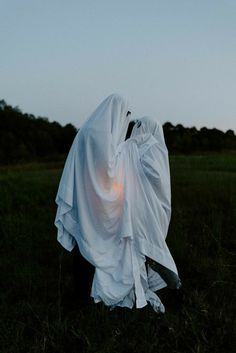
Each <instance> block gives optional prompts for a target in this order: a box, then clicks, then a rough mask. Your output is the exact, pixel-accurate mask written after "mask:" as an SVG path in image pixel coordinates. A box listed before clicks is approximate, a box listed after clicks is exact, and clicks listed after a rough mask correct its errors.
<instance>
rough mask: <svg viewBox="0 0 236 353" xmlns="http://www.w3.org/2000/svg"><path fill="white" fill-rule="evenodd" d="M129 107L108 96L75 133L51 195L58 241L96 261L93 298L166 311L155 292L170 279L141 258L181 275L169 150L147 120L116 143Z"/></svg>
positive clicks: (66, 247) (126, 122) (162, 138)
mask: <svg viewBox="0 0 236 353" xmlns="http://www.w3.org/2000/svg"><path fill="white" fill-rule="evenodd" d="M127 111H128V104H127V102H126V100H125V99H124V98H122V97H121V96H119V95H116V94H114V95H111V96H109V97H107V98H106V99H105V100H104V101H103V102H102V103H101V104H100V105H99V106H98V108H97V109H96V110H95V111H94V112H93V113H92V115H91V116H90V117H89V118H88V120H87V121H86V122H85V123H84V125H83V126H82V127H81V129H80V131H79V132H78V133H77V135H76V137H75V139H74V141H73V144H72V146H71V149H70V151H69V154H68V157H67V160H66V163H65V166H64V170H63V173H62V176H61V180H60V184H59V188H58V192H57V195H56V199H55V201H56V203H57V206H58V207H57V214H56V218H55V225H56V227H57V229H58V232H57V239H58V241H59V242H60V243H61V245H62V246H63V247H64V248H65V249H67V250H68V251H71V250H72V249H73V247H74V246H75V244H76V243H77V244H78V246H79V249H80V252H81V254H82V255H83V256H84V257H85V258H86V259H87V260H88V261H89V262H90V263H91V264H93V265H94V266H95V268H96V269H95V274H94V278H93V284H92V289H91V296H92V297H93V298H94V301H95V302H99V301H103V302H104V303H105V304H106V305H109V306H111V307H114V306H127V307H130V308H132V307H133V305H134V304H136V307H137V308H140V307H143V306H145V305H146V304H147V301H149V302H150V303H151V305H152V306H153V308H154V310H156V311H162V312H164V306H163V304H162V303H161V301H160V299H159V298H158V296H157V295H156V294H155V293H154V291H156V290H157V289H160V288H163V287H165V286H166V285H167V283H166V282H165V281H164V280H163V278H162V277H161V276H160V275H159V274H158V273H157V272H155V271H154V270H152V268H151V267H150V266H149V265H148V266H147V268H146V265H145V260H146V256H148V257H149V258H151V259H153V260H154V261H156V262H159V263H160V264H162V265H163V266H165V268H167V269H169V270H170V271H172V272H173V273H175V274H176V275H177V276H178V272H177V269H176V266H175V263H174V260H173V258H172V256H171V254H170V252H169V249H168V247H167V245H166V242H165V238H166V235H167V231H168V226H169V221H170V215H171V205H170V178H169V164H168V151H167V149H166V146H165V142H164V136H163V132H162V128H161V125H160V124H158V125H156V123H155V122H153V121H151V120H150V119H147V118H145V119H141V120H142V124H141V129H140V127H139V128H138V127H137V126H135V127H134V129H133V133H132V135H131V138H130V140H129V141H126V142H123V143H121V142H122V141H123V140H124V137H125V133H126V130H127V127H128V123H129V121H128V118H127V117H126V113H127ZM153 124H154V125H153ZM153 127H154V129H153Z"/></svg>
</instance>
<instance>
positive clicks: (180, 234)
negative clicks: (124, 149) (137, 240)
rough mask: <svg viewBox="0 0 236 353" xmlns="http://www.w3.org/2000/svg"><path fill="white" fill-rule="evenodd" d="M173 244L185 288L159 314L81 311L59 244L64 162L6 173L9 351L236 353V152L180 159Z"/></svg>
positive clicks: (0, 185) (5, 341)
mask: <svg viewBox="0 0 236 353" xmlns="http://www.w3.org/2000/svg"><path fill="white" fill-rule="evenodd" d="M170 167H171V182H172V206H173V212H172V219H171V224H170V229H169V234H168V238H167V239H168V240H167V242H168V245H169V248H170V250H171V253H172V255H173V257H174V259H175V262H176V264H177V267H178V269H179V273H180V277H181V279H182V283H183V289H182V291H181V292H177V291H173V290H166V289H163V290H162V291H161V292H160V293H159V294H160V297H161V299H162V301H163V303H164V304H165V307H166V314H165V315H161V316H160V315H157V314H156V313H155V312H154V311H153V310H152V309H151V308H150V307H145V308H144V309H141V310H137V309H134V310H130V309H115V310H113V311H110V310H109V309H108V308H107V307H104V306H103V305H101V304H97V305H95V304H93V303H91V304H90V305H88V306H87V307H83V308H81V307H79V305H78V303H77V301H76V294H75V293H74V291H73V278H72V257H73V253H69V252H66V251H65V250H64V249H63V248H62V247H61V246H60V244H59V243H57V241H56V228H55V226H54V218H55V212H56V204H55V201H54V199H55V195H56V192H57V188H58V183H59V180H60V175H61V171H62V168H63V164H62V163H47V164H39V163H32V164H27V165H19V166H10V167H1V168H0V244H1V247H0V249H1V250H0V251H1V262H0V279H1V285H0V288H1V290H0V346H1V347H0V352H1V353H20V352H22V353H31V352H32V353H33V352H34V353H39V352H50V353H54V352H58V353H67V352H70V353H75V352H79V353H82V352H88V353H94V352H96V353H98V352H99V353H110V352H112V353H116V352H117V353H118V352H124V353H129V352H138V353H142V352H145V353H151V352H158V353H162V352H165V353H168V352H171V353H178V352H179V353H180V352H186V353H187V352H188V353H205V352H211V353H212V352H221V353H228V352H233V341H232V340H233V337H234V332H233V328H234V327H235V298H234V293H235V277H234V273H235V271H234V270H235V261H234V260H235V255H236V253H235V228H236V212H235V208H236V155H235V154H229V155H224V154H218V155H217V154H215V155H202V156H200V155H196V156H181V155H179V156H171V157H170Z"/></svg>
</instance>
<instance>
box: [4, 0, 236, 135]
mask: <svg viewBox="0 0 236 353" xmlns="http://www.w3.org/2000/svg"><path fill="white" fill-rule="evenodd" d="M0 44H1V46H0V99H1V98H3V99H5V100H6V101H7V102H8V103H9V104H12V105H14V106H15V105H18V106H19V107H20V108H21V109H22V110H23V111H24V112H29V113H33V114H35V115H36V116H39V115H40V116H46V117H48V118H49V119H50V121H53V120H56V121H58V122H60V123H61V124H63V125H64V124H66V123H68V122H71V123H73V124H74V125H75V126H76V127H79V126H80V124H81V122H83V121H84V120H85V119H86V118H87V117H88V115H89V114H90V113H91V112H92V111H93V110H94V109H95V108H96V106H97V105H98V104H99V103H100V101H101V100H102V99H103V98H105V97H106V96H107V95H109V94H110V93H113V92H118V93H120V94H122V95H124V96H125V97H127V98H128V100H129V101H130V110H131V111H132V117H133V118H137V117H140V116H142V115H150V116H152V117H153V118H156V119H158V120H160V121H161V122H162V123H164V122H165V121H171V122H172V123H173V124H177V123H182V124H183V125H185V126H196V127H198V128H200V127H202V126H207V127H209V128H212V127H217V128H219V129H222V130H224V131H225V130H227V129H230V128H231V129H234V130H236V0H146V1H139V0H136V1H135V0H126V1H125V0H120V1H113V0H110V1H108V0H93V1H92V0H84V1H81V0H61V1H60V0H44V1H43V0H5V1H4V0H0Z"/></svg>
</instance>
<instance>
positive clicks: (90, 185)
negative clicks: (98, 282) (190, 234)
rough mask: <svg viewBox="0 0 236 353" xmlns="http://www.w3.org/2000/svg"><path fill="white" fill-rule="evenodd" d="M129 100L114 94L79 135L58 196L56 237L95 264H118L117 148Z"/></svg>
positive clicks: (109, 268)
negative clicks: (78, 250)
mask: <svg viewBox="0 0 236 353" xmlns="http://www.w3.org/2000/svg"><path fill="white" fill-rule="evenodd" d="M127 111H128V103H127V101H126V100H125V99H124V98H123V97H121V96H119V95H117V94H112V95H110V96H109V97H107V98H106V99H105V100H104V101H103V102H102V103H101V104H100V105H99V106H98V107H97V109H96V110H95V111H94V112H93V113H92V114H91V116H90V117H89V118H88V119H87V120H86V121H85V123H84V124H83V125H82V127H81V128H80V130H79V132H78V133H77V135H76V136H75V138H74V141H73V143H72V146H71V148H70V151H69V154H68V156H67V159H66V162H65V166H64V169H63V173H62V176H61V179H60V183H59V188H58V192H57V195H56V199H55V201H56V203H57V206H58V207H57V213H56V217H55V221H54V224H55V226H56V227H57V240H58V241H59V242H60V243H61V245H62V246H63V247H64V248H65V249H67V250H68V251H71V250H72V249H73V248H74V246H75V244H76V243H77V244H78V246H79V249H80V252H81V254H82V255H83V256H84V257H85V258H86V260H87V261H89V262H90V263H91V264H93V265H94V266H95V267H99V268H102V269H103V270H105V271H108V272H112V271H114V270H115V268H116V262H117V252H116V246H117V244H118V242H119V234H120V227H119V219H120V214H121V209H122V198H121V195H120V192H119V190H118V189H117V185H116V175H115V171H116V152H117V147H118V145H119V143H120V142H121V141H123V140H124V138H125V133H126V131H127V127H128V124H129V120H128V118H127V116H126V114H127Z"/></svg>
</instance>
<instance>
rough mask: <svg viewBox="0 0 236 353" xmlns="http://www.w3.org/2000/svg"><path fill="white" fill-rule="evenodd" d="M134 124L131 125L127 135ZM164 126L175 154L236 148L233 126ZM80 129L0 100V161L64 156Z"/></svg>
mask: <svg viewBox="0 0 236 353" xmlns="http://www.w3.org/2000/svg"><path fill="white" fill-rule="evenodd" d="M133 124H134V122H131V123H130V125H129V129H128V133H127V137H128V136H129V135H130V132H131V130H132V126H133ZM163 130H164V135H165V140H166V145H167V148H168V150H169V152H170V153H173V154H175V153H185V154H187V153H188V154H190V153H202V152H222V151H236V136H235V133H234V131H233V130H228V131H226V132H225V133H224V132H223V131H221V130H218V129H216V128H213V129H208V128H206V127H202V128H201V129H200V130H198V129H196V127H190V128H187V127H184V126H183V125H181V124H177V125H176V126H174V125H173V124H171V123H170V122H166V123H165V124H164V125H163ZM77 132H78V129H76V127H75V126H73V125H72V124H66V125H65V126H62V125H61V124H59V123H58V122H56V121H53V122H50V121H49V120H48V118H45V117H35V116H34V115H32V114H27V113H23V112H22V111H21V110H20V109H19V108H18V107H12V106H11V105H8V104H7V103H6V102H5V100H0V164H11V163H16V162H26V161H35V160H44V161H45V160H51V161H52V160H58V159H64V158H65V157H66V155H67V154H68V152H69V149H70V147H71V144H72V142H73V139H74V137H75V135H76V134H77Z"/></svg>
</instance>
